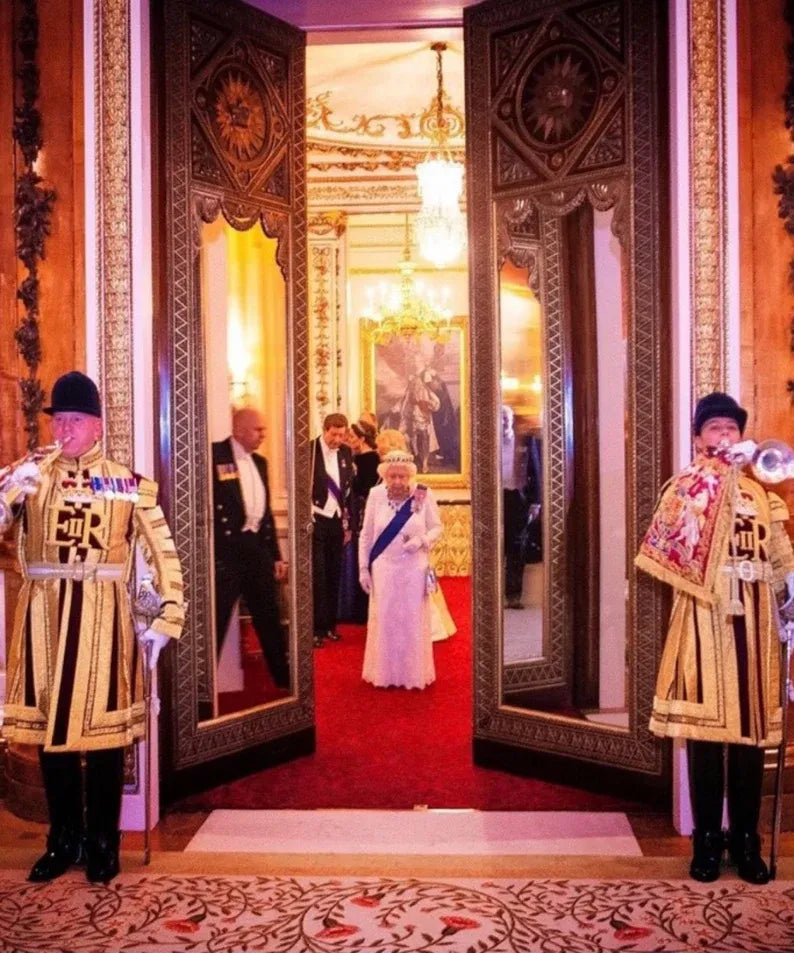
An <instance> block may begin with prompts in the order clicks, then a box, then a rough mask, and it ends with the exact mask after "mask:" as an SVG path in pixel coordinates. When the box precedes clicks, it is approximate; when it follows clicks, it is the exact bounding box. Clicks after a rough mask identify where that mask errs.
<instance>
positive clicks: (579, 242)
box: [464, 0, 669, 792]
mask: <svg viewBox="0 0 794 953" xmlns="http://www.w3.org/2000/svg"><path fill="white" fill-rule="evenodd" d="M665 10H666V5H665V4H664V3H663V2H656V0H654V2H652V3H648V2H645V0H616V2H614V3H610V4H608V5H605V4H601V3H598V4H597V3H581V2H578V0H576V2H574V0H516V2H514V3H510V4H500V3H498V2H494V0H489V2H485V3H481V4H477V5H476V6H472V7H468V8H467V9H466V11H465V15H464V16H465V19H464V24H465V36H464V45H465V52H466V82H467V87H466V103H467V128H468V129H469V133H470V134H469V136H468V138H467V149H468V160H469V163H468V170H469V175H468V183H469V191H468V203H469V204H468V208H469V221H470V225H471V227H470V243H471V247H472V269H471V304H472V308H471V326H472V381H473V399H472V405H473V407H472V410H473V413H472V441H473V446H475V447H476V448H477V452H476V454H475V455H474V457H473V462H474V464H475V470H474V474H473V477H474V478H473V494H472V508H473V525H474V538H473V544H474V584H473V597H474V630H475V632H474V637H475V755H476V757H477V759H478V761H479V762H480V763H486V764H487V763H491V764H504V765H509V766H511V767H513V768H515V767H517V766H519V765H522V764H523V765H525V766H526V769H527V770H531V771H537V770H541V768H540V767H539V766H540V765H545V766H546V767H547V768H548V769H549V771H550V772H556V771H559V772H561V773H565V772H568V773H569V776H570V771H571V770H573V772H574V774H575V776H576V777H577V778H578V777H580V774H581V772H580V771H579V769H578V764H579V763H580V762H588V763H589V764H590V765H591V766H592V765H599V766H600V768H601V769H602V770H601V772H600V774H599V777H600V778H603V779H606V778H608V777H609V778H611V779H612V782H613V783H614V781H615V779H619V780H618V782H617V783H618V784H622V783H625V781H626V778H627V776H629V775H630V776H631V778H632V781H633V782H634V783H635V785H636V789H637V790H638V789H639V788H640V787H641V786H642V785H643V784H647V786H648V788H649V789H654V790H656V791H657V792H658V791H659V790H660V789H661V788H662V787H663V786H664V785H665V783H666V775H667V768H666V765H665V760H664V757H663V749H662V746H661V745H660V744H659V743H658V742H657V741H656V740H655V739H654V738H653V737H652V736H651V735H650V733H649V731H648V727H647V725H648V715H649V712H650V706H651V701H652V697H653V680H654V674H655V669H656V660H657V657H658V652H659V649H660V645H661V641H662V638H663V634H664V616H665V606H664V599H663V596H662V594H661V592H660V591H659V588H658V587H655V586H654V585H653V584H652V583H649V582H648V581H646V580H643V579H640V578H638V576H637V574H636V573H635V571H634V567H633V562H632V559H633V555H634V552H635V550H636V546H637V543H638V539H639V536H640V534H641V533H642V531H643V530H644V528H645V526H646V525H647V523H648V520H649V518H650V515H651V512H652V510H653V505H654V501H655V497H656V493H657V490H658V488H659V486H660V485H661V483H662V481H663V479H664V475H665V473H666V468H667V460H668V446H669V443H668V432H667V430H666V425H665V423H664V421H665V420H668V419H669V414H668V413H667V406H668V401H669V393H668V390H667V387H668V381H667V374H666V371H665V368H666V354H665V351H664V346H665V342H666V340H667V339H668V337H669V336H668V334H667V321H668V315H667V307H666V305H667V301H666V281H665V277H664V268H665V267H666V261H667V258H666V254H665V247H666V246H665V241H664V236H665V234H666V231H665V229H666V211H665V202H666V166H665V159H664V157H665V154H666V136H665V123H664V120H663V116H664V108H665V107H664V103H663V102H661V101H660V100H659V98H658V97H659V91H660V90H663V89H664V88H665V81H664V76H663V68H662V67H663V64H664V63H665V61H666V60H665V46H666V28H665ZM494 525H496V526H498V527H499V541H500V549H501V557H502V558H501V560H499V561H495V560H494V559H493V555H492V554H493V542H492V539H493V537H492V535H491V527H492V526H494ZM521 749H525V750H526V751H527V752H530V751H531V756H527V757H526V758H521V757H520V756H519V755H518V754H517V753H518V752H520V750H521ZM541 755H542V756H543V757H541ZM581 776H582V777H585V776H587V777H590V776H591V774H590V772H588V773H587V774H586V775H581ZM599 783H600V782H599Z"/></svg>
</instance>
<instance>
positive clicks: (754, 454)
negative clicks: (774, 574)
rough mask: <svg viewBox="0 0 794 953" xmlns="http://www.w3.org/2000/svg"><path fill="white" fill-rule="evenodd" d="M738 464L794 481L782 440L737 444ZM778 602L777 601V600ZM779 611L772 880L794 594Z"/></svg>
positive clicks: (793, 460) (772, 479)
mask: <svg viewBox="0 0 794 953" xmlns="http://www.w3.org/2000/svg"><path fill="white" fill-rule="evenodd" d="M731 456H732V457H733V459H734V462H735V463H738V464H740V465H744V464H745V463H750V464H751V466H752V468H753V471H754V473H755V475H756V476H757V477H758V479H759V480H762V481H763V482H764V483H782V482H783V481H784V480H791V479H794V450H792V449H791V447H789V446H788V444H785V443H783V441H781V440H765V441H763V443H760V444H758V445H757V446H756V445H755V444H754V443H753V441H752V440H746V441H745V442H744V443H743V444H735V445H734V446H733V447H732V448H731ZM773 602H774V600H773ZM774 608H775V618H776V621H777V630H778V636H779V638H780V646H781V665H782V670H781V672H780V715H781V726H780V746H779V748H778V752H777V770H776V772H775V800H774V806H773V810H772V843H771V845H770V849H769V879H770V880H774V879H775V876H776V874H777V855H778V851H779V849H780V828H781V822H782V818H783V793H784V792H783V785H784V781H785V770H786V746H787V744H788V705H789V701H790V700H791V696H792V684H791V657H792V651H793V650H794V594H790V595H789V597H788V599H787V600H786V602H785V603H784V604H783V605H782V606H781V607H780V609H779V610H778V608H777V604H775V606H774Z"/></svg>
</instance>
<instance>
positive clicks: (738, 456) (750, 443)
mask: <svg viewBox="0 0 794 953" xmlns="http://www.w3.org/2000/svg"><path fill="white" fill-rule="evenodd" d="M757 449H758V444H757V443H756V442H755V440H741V441H740V442H739V443H735V444H734V445H733V446H732V447H731V448H730V449H729V450H728V456H729V457H730V458H731V459H732V460H733V461H734V463H741V464H745V463H750V461H751V460H752V459H753V454H754V453H755V451H756V450H757Z"/></svg>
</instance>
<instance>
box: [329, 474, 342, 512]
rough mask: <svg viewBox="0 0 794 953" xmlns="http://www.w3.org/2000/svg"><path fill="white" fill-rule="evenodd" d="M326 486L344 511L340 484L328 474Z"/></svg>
mask: <svg viewBox="0 0 794 953" xmlns="http://www.w3.org/2000/svg"><path fill="white" fill-rule="evenodd" d="M325 485H326V486H327V487H328V490H329V492H330V493H332V494H333V497H334V499H335V500H336V502H337V503H338V504H339V509H340V510H341V509H342V490H341V489H340V487H339V484H338V483H337V482H336V480H335V479H334V478H333V477H332V476H328V475H327V474H326V477H325Z"/></svg>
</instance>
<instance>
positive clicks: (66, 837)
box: [28, 827, 84, 883]
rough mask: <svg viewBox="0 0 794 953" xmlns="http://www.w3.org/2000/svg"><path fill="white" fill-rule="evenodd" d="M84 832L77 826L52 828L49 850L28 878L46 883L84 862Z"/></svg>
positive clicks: (32, 868) (34, 866)
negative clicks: (74, 865)
mask: <svg viewBox="0 0 794 953" xmlns="http://www.w3.org/2000/svg"><path fill="white" fill-rule="evenodd" d="M83 860H84V856H83V832H82V831H80V830H78V829H77V828H69V827H62V828H59V829H57V830H55V829H53V830H50V833H49V834H48V835H47V851H46V853H44V854H42V855H41V857H39V859H38V860H37V861H36V863H35V864H34V865H33V866H32V867H31V869H30V873H29V874H28V880H30V881H31V882H32V883H46V881H48V880H54V879H55V878H56V877H60V876H61V874H65V873H66V871H67V870H68V869H69V868H70V867H71V866H72V865H73V864H79V863H82V862H83Z"/></svg>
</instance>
